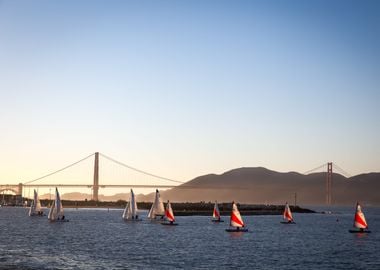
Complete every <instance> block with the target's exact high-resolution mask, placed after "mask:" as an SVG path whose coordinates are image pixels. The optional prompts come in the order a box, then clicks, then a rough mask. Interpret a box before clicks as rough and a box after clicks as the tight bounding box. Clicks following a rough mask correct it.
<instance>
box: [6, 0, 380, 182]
mask: <svg viewBox="0 0 380 270" xmlns="http://www.w3.org/2000/svg"><path fill="white" fill-rule="evenodd" d="M379 14H380V1H349V0H344V1H340V0H335V1H325V0H321V1H301V0H299V1H296V0H295V1H264V0H262V1H255V0H253V1H171V0H168V1H144V0H143V1H47V0H46V1H41V0H36V1H19V0H12V1H10V0H3V1H0V124H1V132H0V151H1V155H0V164H1V165H0V182H1V183H18V182H23V181H24V180H25V181H26V180H30V179H33V178H36V177H39V176H41V175H43V174H45V173H48V172H51V171H53V170H56V169H59V168H61V167H63V166H65V165H67V164H69V163H71V162H74V161H76V160H78V159H80V158H82V157H84V156H86V155H89V154H91V153H93V152H96V151H99V152H102V153H104V154H106V155H108V156H110V157H113V158H115V159H117V160H120V161H122V162H125V163H127V164H129V165H131V166H134V167H137V168H140V169H143V170H146V171H149V172H151V173H155V174H158V175H162V176H165V177H168V178H172V179H177V180H181V181H187V180H190V179H192V178H194V177H196V176H199V175H202V174H207V173H222V172H224V171H227V170H230V169H233V168H237V167H246V166H249V167H256V166H263V167H267V168H270V169H272V170H277V171H293V170H294V171H298V172H305V171H307V170H309V169H312V168H314V167H316V166H318V165H321V164H322V163H325V162H327V161H333V162H335V163H336V164H338V165H339V166H340V167H342V168H343V169H344V170H346V171H347V172H349V173H350V174H352V175H355V174H358V173H362V172H371V171H377V172H379V171H380V143H379V138H380V125H379V124H380V123H379V116H380V89H379V86H380V16H379ZM88 173H89V174H90V175H91V174H92V172H91V171H90V172H88ZM162 183H164V182H162Z"/></svg>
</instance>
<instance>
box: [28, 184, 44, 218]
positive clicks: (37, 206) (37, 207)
mask: <svg viewBox="0 0 380 270" xmlns="http://www.w3.org/2000/svg"><path fill="white" fill-rule="evenodd" d="M43 215H44V213H43V211H42V207H41V203H40V199H39V198H38V193H37V191H36V190H34V197H33V201H32V204H31V205H30V208H29V216H30V217H32V216H40V217H41V216H43Z"/></svg>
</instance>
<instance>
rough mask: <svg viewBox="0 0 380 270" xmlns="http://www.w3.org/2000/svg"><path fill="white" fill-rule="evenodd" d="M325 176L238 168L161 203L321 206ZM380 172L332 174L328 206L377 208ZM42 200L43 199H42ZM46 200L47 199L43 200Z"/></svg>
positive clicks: (170, 193) (171, 193) (166, 194)
mask: <svg viewBox="0 0 380 270" xmlns="http://www.w3.org/2000/svg"><path fill="white" fill-rule="evenodd" d="M325 181H326V173H313V174H308V175H304V174H300V173H297V172H286V173H283V172H276V171H272V170H268V169H266V168H262V167H248V168H238V169H234V170H230V171H227V172H225V173H223V174H220V175H216V174H208V175H203V176H199V177H196V178H195V179H193V180H191V181H189V182H186V183H185V184H182V185H180V186H178V187H175V188H173V189H170V190H167V191H162V192H161V198H162V199H163V200H167V199H170V200H171V201H173V202H199V201H205V202H209V201H214V200H218V201H219V202H230V201H233V200H234V201H237V202H239V203H255V204H283V203H284V202H286V201H288V202H291V203H293V202H294V195H295V193H297V204H298V205H323V204H324V203H325V197H326V193H325V192H326V191H325ZM379 190H380V173H368V174H360V175H356V176H353V177H350V178H346V177H344V176H342V175H340V174H333V180H332V203H333V204H334V205H354V204H355V202H356V201H360V202H362V203H363V204H366V205H380V196H379V194H378V191H379ZM153 196H154V193H151V194H148V195H142V194H140V195H137V200H138V201H145V202H149V201H152V200H153ZM43 197H46V195H45V196H43ZM47 198H48V197H47ZM62 198H63V199H66V200H84V199H88V200H90V199H91V195H90V194H83V193H66V194H63V195H62ZM99 198H100V200H102V201H117V200H119V199H121V200H126V199H127V198H129V193H119V194H115V195H112V196H103V195H99Z"/></svg>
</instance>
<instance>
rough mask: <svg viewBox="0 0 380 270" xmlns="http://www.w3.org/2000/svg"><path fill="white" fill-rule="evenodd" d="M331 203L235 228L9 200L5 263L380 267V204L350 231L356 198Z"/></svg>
mask: <svg viewBox="0 0 380 270" xmlns="http://www.w3.org/2000/svg"><path fill="white" fill-rule="evenodd" d="M311 209H315V208H313V207H311ZM317 210H321V209H317ZM329 210H331V211H332V212H331V213H330V214H297V213H293V216H294V219H295V221H296V223H297V224H294V225H284V224H280V221H281V218H282V217H281V216H243V219H244V221H245V223H246V225H247V227H248V228H249V232H247V233H227V232H226V231H225V229H226V228H227V227H228V224H229V222H228V217H223V218H224V220H225V222H224V223H219V224H215V223H212V222H211V221H210V219H211V217H205V216H184V217H177V222H178V224H179V225H178V226H162V225H161V224H160V223H159V222H151V221H149V220H148V219H147V218H146V215H147V212H146V211H142V213H141V214H140V216H141V217H142V219H143V220H142V221H141V222H135V223H132V222H124V221H123V220H122V218H121V215H122V211H123V210H122V209H111V210H109V209H70V208H69V209H65V216H66V219H69V220H70V221H69V222H65V223H50V222H48V220H47V217H46V216H45V217H29V216H28V209H27V208H17V207H1V208H0V269H211V268H219V269H346V270H347V269H380V208H376V207H365V206H363V211H364V213H365V215H366V218H367V222H368V224H369V227H370V230H371V231H372V233H370V234H351V233H349V232H348V230H349V229H351V228H352V224H353V216H354V210H355V209H354V206H353V207H330V208H329ZM45 212H46V214H47V210H45ZM174 212H175V209H174ZM210 215H211V213H210Z"/></svg>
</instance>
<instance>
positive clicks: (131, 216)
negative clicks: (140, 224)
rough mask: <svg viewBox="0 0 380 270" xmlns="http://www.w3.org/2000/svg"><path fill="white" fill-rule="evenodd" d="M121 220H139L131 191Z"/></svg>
mask: <svg viewBox="0 0 380 270" xmlns="http://www.w3.org/2000/svg"><path fill="white" fill-rule="evenodd" d="M122 217H123V219H124V220H135V221H138V220H141V219H139V216H138V209H137V202H136V199H135V194H134V193H133V190H132V189H131V198H130V201H129V202H128V203H127V206H126V207H125V209H124V212H123V216H122Z"/></svg>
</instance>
